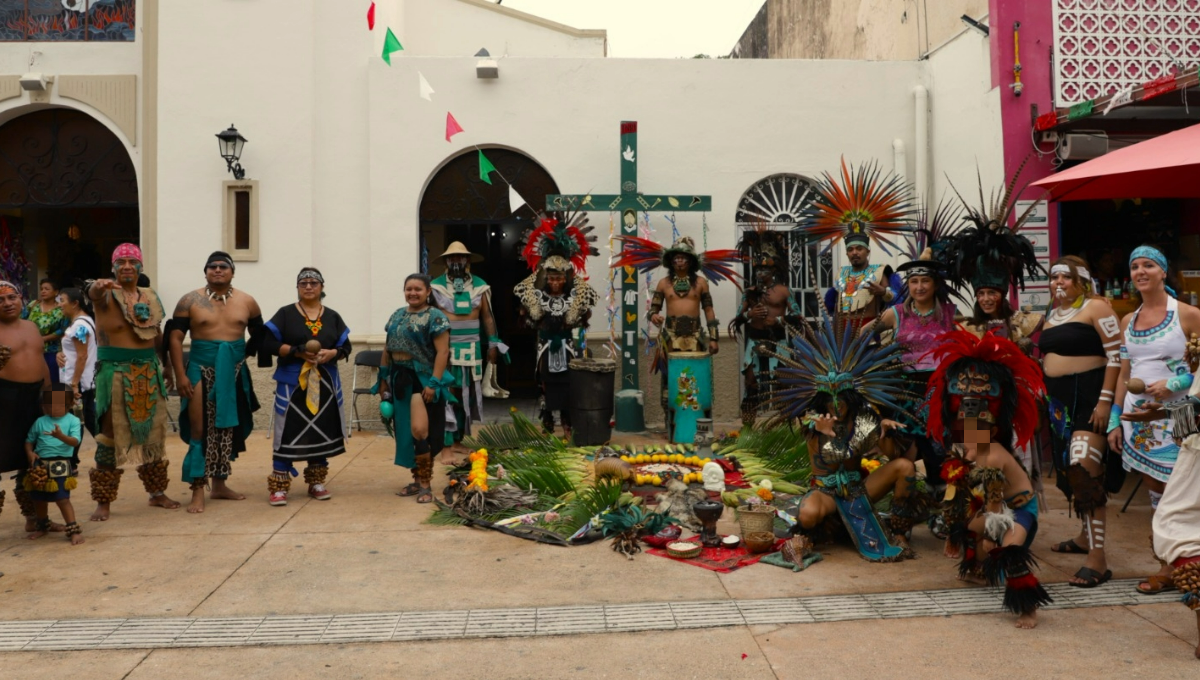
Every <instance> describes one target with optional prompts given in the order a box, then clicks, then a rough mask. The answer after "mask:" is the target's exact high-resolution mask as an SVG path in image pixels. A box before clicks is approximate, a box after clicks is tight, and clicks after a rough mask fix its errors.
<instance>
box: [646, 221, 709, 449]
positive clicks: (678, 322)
mask: <svg viewBox="0 0 1200 680" xmlns="http://www.w3.org/2000/svg"><path fill="white" fill-rule="evenodd" d="M662 266H663V267H667V268H668V269H669V270H670V271H669V273H668V274H667V275H666V276H664V277H663V278H662V279H660V280H659V282H658V285H656V286H655V287H654V295H653V297H652V298H651V302H650V323H652V324H654V325H655V326H661V327H662V331H660V332H659V335H658V350H657V357H656V360H655V364H656V365H657V367H658V371H659V373H660V374H661V376H662V407H663V412H664V413H665V415H666V418H667V434H668V437H669V438H670V437H672V436H673V432H674V429H673V414H674V411H673V410H672V409H671V408H670V405H669V404H668V403H667V393H668V391H669V390H668V389H667V355H668V354H671V353H672V352H704V351H707V352H708V353H709V354H716V353H717V352H718V351H720V345H719V343H718V339H719V338H720V335H721V325H720V323H719V322H718V321H717V315H716V313H715V312H714V311H713V301H712V294H711V293H709V292H708V280H707V279H705V278H704V277H703V276H700V275H699V273H700V258H699V257H698V256H697V255H696V246H695V245H694V244H693V242H692V239H691V238H690V237H687V236H684V237H683V238H681V239H679V240H678V241H676V242H675V243H674V244H673V245H672V246H671V247H670V248H667V249H666V250H665V251H663V256H662ZM664 300H665V301H666V303H667V316H666V318H665V319H664V318H663V315H662V314H661V311H662V306H663V301H664ZM700 310H704V318H705V319H706V321H707V325H708V333H707V334H706V333H705V332H704V329H703V328H702V327H701V326H700ZM706 339H707V342H705V340H706ZM704 417H705V418H710V417H712V413H711V412H710V411H706V412H705V414H704Z"/></svg>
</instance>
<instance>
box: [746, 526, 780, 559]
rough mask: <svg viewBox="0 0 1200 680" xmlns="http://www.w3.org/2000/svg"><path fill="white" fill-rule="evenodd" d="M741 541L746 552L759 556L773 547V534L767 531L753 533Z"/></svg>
mask: <svg viewBox="0 0 1200 680" xmlns="http://www.w3.org/2000/svg"><path fill="white" fill-rule="evenodd" d="M743 541H744V542H745V544H746V549H747V550H749V551H750V552H752V553H754V554H755V555H759V554H762V553H765V552H767V551H768V550H770V549H771V548H774V547H775V534H773V533H771V532H769V531H755V532H752V533H749V534H746V536H745V538H744V539H743Z"/></svg>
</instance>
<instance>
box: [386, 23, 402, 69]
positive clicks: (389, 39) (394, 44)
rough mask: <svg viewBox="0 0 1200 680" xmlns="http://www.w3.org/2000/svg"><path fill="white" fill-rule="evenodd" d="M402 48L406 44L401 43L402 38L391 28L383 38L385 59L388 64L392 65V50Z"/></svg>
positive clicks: (397, 50) (395, 50)
mask: <svg viewBox="0 0 1200 680" xmlns="http://www.w3.org/2000/svg"><path fill="white" fill-rule="evenodd" d="M402 49H404V45H401V44H400V39H399V38H397V37H396V34H395V33H392V29H390V28H389V29H388V30H387V35H386V36H385V37H384V39H383V60H384V61H386V62H387V65H388V66H391V65H392V52H399V51H400V50H402Z"/></svg>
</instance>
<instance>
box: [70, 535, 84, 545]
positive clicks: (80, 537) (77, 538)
mask: <svg viewBox="0 0 1200 680" xmlns="http://www.w3.org/2000/svg"><path fill="white" fill-rule="evenodd" d="M80 543H83V534H75V535H74V536H72V537H71V545H79V544H80Z"/></svg>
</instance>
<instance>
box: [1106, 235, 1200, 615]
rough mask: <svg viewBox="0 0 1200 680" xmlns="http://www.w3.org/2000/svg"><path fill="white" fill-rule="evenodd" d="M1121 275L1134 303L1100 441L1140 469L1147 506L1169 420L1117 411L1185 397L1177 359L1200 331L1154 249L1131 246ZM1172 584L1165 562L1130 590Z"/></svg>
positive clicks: (1153, 496)
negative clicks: (1134, 296)
mask: <svg viewBox="0 0 1200 680" xmlns="http://www.w3.org/2000/svg"><path fill="white" fill-rule="evenodd" d="M1129 277H1130V279H1132V281H1133V285H1134V288H1135V289H1136V290H1137V294H1138V297H1140V298H1141V300H1142V304H1141V306H1140V307H1138V308H1137V310H1136V311H1134V312H1133V313H1132V314H1129V315H1127V316H1126V317H1125V318H1124V319H1122V320H1121V331H1122V333H1123V334H1124V338H1123V340H1124V343H1123V344H1122V346H1121V375H1120V378H1119V379H1118V381H1117V390H1116V404H1117V406H1114V407H1113V415H1112V416H1111V417H1110V421H1109V425H1108V429H1109V435H1108V443H1109V445H1110V446H1112V448H1113V450H1114V451H1121V457H1122V460H1123V461H1124V464H1125V469H1126V470H1132V471H1133V472H1139V473H1141V474H1142V481H1143V482H1144V483H1145V485H1146V490H1147V492H1149V494H1150V507H1151V510H1152V511H1153V510H1156V509H1157V508H1158V502H1159V500H1161V499H1162V494H1163V489H1164V488H1165V487H1166V483H1167V480H1168V479H1169V478H1170V477H1171V471H1172V470H1174V469H1175V459H1176V458H1177V457H1178V455H1179V446H1178V444H1177V443H1176V441H1175V437H1174V434H1173V432H1172V429H1171V419H1170V418H1162V419H1159V420H1151V421H1143V420H1141V419H1138V420H1137V421H1136V422H1133V419H1131V418H1121V417H1120V416H1121V413H1122V411H1124V412H1127V413H1130V415H1131V416H1135V415H1136V414H1137V413H1139V412H1141V411H1143V410H1144V409H1145V406H1146V404H1147V403H1149V402H1158V403H1163V402H1167V401H1175V400H1177V399H1182V398H1183V397H1185V396H1186V395H1187V393H1188V390H1189V389H1190V388H1191V386H1192V371H1191V368H1190V367H1189V366H1188V362H1187V359H1186V356H1185V355H1186V353H1187V341H1188V338H1189V337H1191V336H1192V335H1193V334H1196V333H1200V309H1196V308H1195V307H1193V306H1191V305H1189V304H1185V303H1183V302H1180V301H1178V300H1176V299H1175V291H1174V289H1173V288H1172V287H1171V284H1170V281H1169V277H1168V265H1167V258H1166V256H1165V255H1163V253H1162V251H1160V250H1158V249H1157V248H1154V247H1151V246H1138V247H1137V248H1135V249H1134V250H1133V252H1132V253H1131V254H1130V255H1129ZM1158 557H1159V556H1157V555H1156V556H1155V558H1156V559H1158ZM1159 561H1160V563H1161V560H1159ZM1174 588H1175V583H1174V581H1172V580H1171V568H1170V566H1169V565H1167V564H1166V563H1162V568H1161V569H1160V570H1159V572H1158V573H1157V574H1154V575H1153V576H1151V577H1149V578H1148V579H1146V580H1145V581H1143V582H1142V583H1139V584H1138V587H1137V589H1138V592H1139V593H1146V594H1153V593H1159V592H1162V591H1164V590H1172V589H1174Z"/></svg>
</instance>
